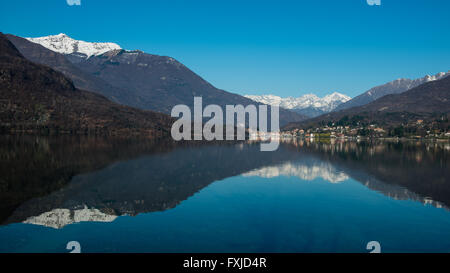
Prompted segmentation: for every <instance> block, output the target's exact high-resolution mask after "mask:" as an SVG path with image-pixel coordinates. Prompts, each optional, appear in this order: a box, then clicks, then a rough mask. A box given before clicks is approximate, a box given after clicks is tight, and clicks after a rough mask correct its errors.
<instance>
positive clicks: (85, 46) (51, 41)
mask: <svg viewBox="0 0 450 273" xmlns="http://www.w3.org/2000/svg"><path fill="white" fill-rule="evenodd" d="M26 39H27V40H29V41H30V42H33V43H37V44H40V45H42V46H43V47H45V48H48V49H50V50H52V51H55V52H58V53H61V54H78V55H80V54H81V55H85V57H86V58H89V57H91V56H98V55H101V54H103V53H105V52H108V51H111V50H114V49H121V47H120V46H119V45H118V44H115V43H90V42H85V41H78V40H74V39H72V38H70V37H69V36H67V35H66V34H64V33H60V34H58V35H50V36H45V37H38V38H26Z"/></svg>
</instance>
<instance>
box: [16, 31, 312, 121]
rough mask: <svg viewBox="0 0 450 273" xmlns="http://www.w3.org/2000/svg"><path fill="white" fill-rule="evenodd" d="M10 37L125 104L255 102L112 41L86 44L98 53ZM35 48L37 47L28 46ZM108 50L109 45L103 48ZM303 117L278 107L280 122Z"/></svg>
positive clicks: (66, 43)
mask: <svg viewBox="0 0 450 273" xmlns="http://www.w3.org/2000/svg"><path fill="white" fill-rule="evenodd" d="M55 37H58V38H55ZM11 40H12V41H13V42H14V43H16V45H17V46H18V48H19V49H20V50H21V52H22V53H23V54H24V56H26V57H27V58H30V59H34V60H36V61H37V62H39V63H42V64H46V65H49V66H51V67H52V68H54V69H56V70H59V71H61V72H63V73H65V74H66V75H67V76H68V77H70V78H71V79H72V80H73V81H74V83H75V86H77V87H79V88H86V89H88V90H92V91H94V92H98V93H100V94H102V95H105V96H107V97H108V98H110V99H111V100H114V101H115V102H119V103H121V104H124V105H128V106H132V107H136V108H140V109H146V110H153V111H158V112H162V113H167V114H169V113H170V112H171V110H172V108H173V106H175V105H177V104H185V105H188V106H190V107H193V102H194V96H201V97H202V98H203V105H207V104H217V105H220V106H222V107H224V106H225V105H236V104H242V105H244V106H246V105H249V104H254V101H253V100H250V99H248V98H245V97H243V96H241V95H237V94H233V93H230V92H227V91H224V90H221V89H218V88H216V87H214V86H213V85H211V84H210V83H209V82H207V81H205V80H204V79H202V78H201V77H200V76H198V75H197V74H195V73H194V72H193V71H191V70H190V69H189V68H187V67H186V66H184V65H183V64H182V63H180V62H178V61H177V60H175V59H174V58H171V57H167V56H158V55H152V54H147V53H144V52H142V51H139V50H134V51H130V50H124V49H121V48H120V46H118V45H115V44H114V45H115V46H112V45H111V43H92V44H95V45H103V47H100V46H97V47H95V46H94V45H91V46H89V47H88V46H85V47H88V48H97V51H94V50H92V49H90V50H81V49H80V46H79V45H80V44H81V42H77V41H76V40H73V39H71V38H70V37H68V36H67V35H62V34H60V35H56V36H47V37H40V38H28V40H25V41H31V42H32V43H31V42H30V43H29V44H27V45H26V46H24V44H25V43H24V41H23V40H24V39H22V40H20V41H19V39H11ZM83 43H86V42H83ZM75 45H77V46H75ZM105 45H109V46H105ZM33 46H34V47H38V46H40V47H39V49H31V48H30V47H33ZM42 47H45V48H47V49H48V50H52V51H53V52H54V53H55V54H60V55H59V56H61V57H64V58H65V60H66V61H68V62H70V63H71V67H70V69H69V70H68V69H67V67H68V66H67V65H66V64H65V65H64V66H61V65H59V64H57V63H53V62H52V61H51V60H49V57H48V56H46V55H42V54H32V52H33V51H42ZM85 47H82V48H85ZM114 47H118V48H114ZM111 48H113V49H112V50H109V51H106V52H103V51H104V50H106V49H111ZM58 52H61V53H58ZM47 55H48V54H47ZM74 68H76V69H77V70H76V73H74V72H73V71H75V70H74ZM80 72H82V73H80ZM93 78H94V79H95V80H97V81H96V82H95V81H94V80H93ZM110 87H112V89H111V88H110ZM304 119H306V117H305V116H303V115H300V114H298V113H295V112H292V111H288V110H285V109H280V124H286V123H288V122H291V121H300V120H304Z"/></svg>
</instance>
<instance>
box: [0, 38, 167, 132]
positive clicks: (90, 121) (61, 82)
mask: <svg viewBox="0 0 450 273" xmlns="http://www.w3.org/2000/svg"><path fill="white" fill-rule="evenodd" d="M172 122H173V120H172V118H170V117H169V116H167V115H165V114H161V113H156V112H152V111H144V110H138V109H134V108H131V107H128V106H123V105H119V104H117V103H114V102H111V101H109V100H108V99H107V98H105V97H104V96H102V95H99V94H95V93H92V92H88V91H83V90H79V89H77V88H76V87H75V86H74V85H73V82H72V81H71V80H70V79H68V78H66V77H65V76H64V75H63V74H62V73H60V72H57V71H55V70H53V69H52V68H49V67H48V66H44V65H40V64H35V63H33V62H31V61H29V60H27V59H25V58H24V57H23V56H22V54H21V53H19V51H18V50H17V49H16V48H15V47H14V45H13V44H12V43H11V42H10V41H9V40H8V39H7V37H5V36H4V35H3V34H2V33H0V131H1V132H19V133H23V132H33V133H39V132H43V133H49V134H52V133H71V134H102V135H119V134H126V135H133V134H140V135H146V136H163V135H168V134H169V133H170V126H171V124H172Z"/></svg>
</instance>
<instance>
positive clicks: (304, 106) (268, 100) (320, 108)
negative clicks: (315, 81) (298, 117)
mask: <svg viewBox="0 0 450 273" xmlns="http://www.w3.org/2000/svg"><path fill="white" fill-rule="evenodd" d="M245 97H247V98H249V99H251V100H254V101H257V102H261V103H264V104H269V105H277V104H278V105H279V106H280V107H283V108H286V109H291V110H295V111H296V112H299V113H302V114H305V115H307V116H311V117H313V116H318V115H320V114H323V113H328V112H330V111H332V110H333V109H335V108H336V107H337V106H339V105H340V104H342V103H345V102H347V101H349V100H350V99H351V98H350V97H349V96H346V95H344V94H341V93H338V92H334V93H332V94H329V95H327V96H325V97H323V98H320V97H318V96H316V95H314V94H306V95H303V96H301V97H298V98H294V97H287V98H282V97H279V96H275V95H261V96H257V95H256V96H255V95H245Z"/></svg>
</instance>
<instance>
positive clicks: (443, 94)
mask: <svg viewBox="0 0 450 273" xmlns="http://www.w3.org/2000/svg"><path fill="white" fill-rule="evenodd" d="M449 113H450V77H444V78H441V79H440V80H433V81H428V82H426V83H423V84H421V85H419V86H417V87H414V88H412V89H410V90H408V91H406V92H403V93H401V94H390V95H386V96H383V97H381V98H379V99H377V100H375V101H372V102H370V103H368V104H365V105H362V106H357V107H352V108H349V109H345V110H341V111H336V112H331V113H328V114H324V115H322V116H319V117H316V118H313V119H309V120H307V121H304V122H300V123H292V124H289V125H288V126H286V127H285V129H290V128H299V127H304V128H308V127H315V126H319V125H320V124H322V125H323V124H327V123H329V122H339V121H341V122H344V121H345V122H346V123H348V122H350V123H351V122H361V123H366V124H369V123H376V124H378V125H382V126H385V127H386V126H387V127H389V126H398V125H404V124H407V123H410V122H416V121H417V120H420V119H421V120H427V121H433V120H440V121H443V122H444V124H443V126H444V127H446V126H448V115H449ZM446 124H447V125H446ZM442 129H443V130H448V127H446V128H442Z"/></svg>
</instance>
